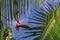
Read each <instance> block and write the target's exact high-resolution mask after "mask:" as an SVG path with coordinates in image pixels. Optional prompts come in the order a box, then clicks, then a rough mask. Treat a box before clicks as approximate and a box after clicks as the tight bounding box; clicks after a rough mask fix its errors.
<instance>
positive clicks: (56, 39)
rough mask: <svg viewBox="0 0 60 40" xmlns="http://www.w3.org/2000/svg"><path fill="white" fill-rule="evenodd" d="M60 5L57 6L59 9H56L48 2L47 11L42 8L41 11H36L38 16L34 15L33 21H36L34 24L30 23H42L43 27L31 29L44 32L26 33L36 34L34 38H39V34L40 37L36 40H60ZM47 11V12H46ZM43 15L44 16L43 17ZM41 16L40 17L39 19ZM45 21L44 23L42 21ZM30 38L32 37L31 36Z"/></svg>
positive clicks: (35, 39)
mask: <svg viewBox="0 0 60 40" xmlns="http://www.w3.org/2000/svg"><path fill="white" fill-rule="evenodd" d="M59 4H60V3H58V4H57V7H56V8H55V9H54V7H53V6H52V4H51V3H48V2H47V7H46V6H44V7H45V10H44V9H42V8H40V10H41V11H37V10H35V11H36V13H34V14H37V15H33V16H32V18H29V19H32V20H35V21H34V22H29V23H32V24H34V23H35V24H38V23H42V22H43V23H42V24H44V23H45V24H44V25H43V26H39V27H34V28H31V30H42V32H38V31H37V32H26V33H36V34H35V35H33V36H38V35H37V33H38V34H39V35H40V36H38V37H36V38H34V40H60V27H59V26H60V21H59V20H60V18H59V17H60V5H59ZM46 10H47V11H46ZM41 15H42V16H41ZM37 16H39V17H37ZM41 20H44V21H41ZM36 21H38V22H36ZM29 37H30V36H29Z"/></svg>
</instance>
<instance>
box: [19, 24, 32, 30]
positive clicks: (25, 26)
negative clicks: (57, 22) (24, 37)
mask: <svg viewBox="0 0 60 40" xmlns="http://www.w3.org/2000/svg"><path fill="white" fill-rule="evenodd" d="M20 27H22V28H25V29H28V30H30V29H31V28H30V27H29V26H27V25H20Z"/></svg>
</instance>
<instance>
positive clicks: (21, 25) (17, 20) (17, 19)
mask: <svg viewBox="0 0 60 40" xmlns="http://www.w3.org/2000/svg"><path fill="white" fill-rule="evenodd" d="M16 22H17V23H16V27H15V28H16V29H17V30H19V27H23V28H25V29H28V30H29V29H30V27H28V26H27V25H25V24H21V23H20V22H19V18H18V17H16Z"/></svg>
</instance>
